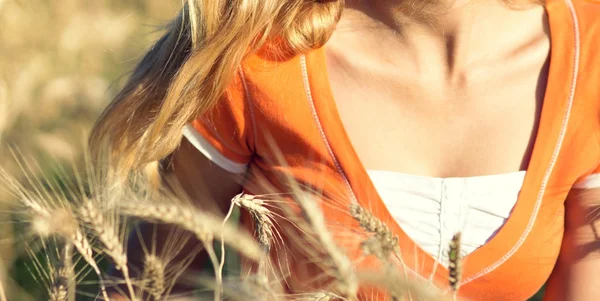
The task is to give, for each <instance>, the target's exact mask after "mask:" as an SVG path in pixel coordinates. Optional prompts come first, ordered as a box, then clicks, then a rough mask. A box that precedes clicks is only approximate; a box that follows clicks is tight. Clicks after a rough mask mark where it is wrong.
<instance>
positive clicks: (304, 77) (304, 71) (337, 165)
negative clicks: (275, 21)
mask: <svg viewBox="0 0 600 301" xmlns="http://www.w3.org/2000/svg"><path fill="white" fill-rule="evenodd" d="M300 63H301V65H302V80H303V83H304V92H305V94H306V97H307V98H308V104H309V106H310V110H311V113H312V116H313V119H314V121H315V123H316V125H317V128H318V129H319V133H320V134H321V139H322V140H323V142H324V143H325V147H326V148H327V151H328V152H329V156H331V159H332V160H333V163H334V165H335V168H336V169H337V171H338V172H339V173H340V175H341V176H342V178H343V180H344V185H345V186H346V189H347V190H348V192H349V193H350V197H351V198H352V201H353V202H354V203H358V201H357V199H356V195H355V194H354V190H352V186H351V185H350V181H349V180H348V176H347V175H346V173H345V172H344V170H343V169H342V166H341V165H340V163H339V161H338V159H337V157H336V156H335V154H334V153H333V149H332V148H331V145H330V144H329V140H328V139H327V135H325V131H324V130H323V126H322V124H321V120H320V119H319V115H318V114H317V110H316V108H315V103H314V99H313V97H312V92H311V89H310V81H309V80H308V68H307V67H306V56H305V55H302V57H301V58H300Z"/></svg>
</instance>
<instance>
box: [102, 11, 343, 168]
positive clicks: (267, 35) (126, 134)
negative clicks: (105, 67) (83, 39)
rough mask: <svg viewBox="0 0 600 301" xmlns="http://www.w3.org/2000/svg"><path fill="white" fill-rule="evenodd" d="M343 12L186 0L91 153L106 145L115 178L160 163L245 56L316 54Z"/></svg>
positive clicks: (105, 119) (114, 106) (110, 113)
mask: <svg viewBox="0 0 600 301" xmlns="http://www.w3.org/2000/svg"><path fill="white" fill-rule="evenodd" d="M342 8H343V0H334V1H331V0H269V1H265V0H210V1H204V0H187V2H186V3H185V4H184V7H183V8H182V10H181V12H180V13H179V15H178V16H177V18H175V20H173V21H172V22H171V24H170V25H169V26H168V28H167V32H166V34H165V35H164V36H163V37H162V38H161V39H159V40H158V41H157V42H156V44H155V45H154V46H153V47H152V48H151V49H150V50H149V52H148V53H147V54H146V55H145V56H144V58H143V59H142V60H141V62H140V63H139V64H138V65H137V67H136V68H135V70H134V72H133V74H132V76H131V77H130V79H129V80H128V82H127V83H126V85H125V87H124V88H123V89H122V91H121V92H120V93H119V94H118V95H117V96H116V98H115V99H114V100H113V102H112V103H111V104H110V105H109V106H108V108H107V109H106V110H105V111H104V112H103V114H102V115H101V117H100V119H99V120H98V122H97V123H96V125H95V127H94V129H93V131H92V133H91V137H90V149H91V151H92V153H93V154H94V155H96V156H99V155H100V152H101V150H103V149H106V146H107V147H108V149H109V150H110V151H109V153H110V154H111V162H113V163H114V164H115V166H116V167H117V169H118V171H119V172H121V173H127V172H128V171H130V170H131V169H137V168H141V167H143V166H145V165H146V164H148V163H150V162H153V161H157V160H160V159H162V158H164V157H166V156H167V155H169V154H170V153H171V152H172V151H173V150H174V149H175V148H176V147H177V146H178V144H179V143H180V141H181V133H182V129H183V127H184V126H185V125H186V124H187V123H189V122H191V121H192V120H193V119H195V118H196V117H197V116H199V115H200V114H203V113H204V112H206V111H207V110H209V109H210V108H211V107H212V106H213V105H215V104H216V102H217V101H218V100H219V98H220V97H221V96H222V95H223V93H224V91H225V89H226V87H227V86H228V84H229V83H230V82H231V81H232V79H233V77H234V75H235V72H236V70H237V69H238V68H239V66H240V65H241V63H242V61H243V60H244V58H245V57H247V55H249V54H251V53H253V52H256V51H257V50H259V49H260V48H262V47H264V46H266V45H268V44H269V43H273V44H275V43H277V45H279V48H282V49H283V48H285V49H286V51H287V52H288V53H292V54H293V53H302V52H306V51H308V50H310V49H314V48H318V47H320V46H322V45H324V44H325V42H326V41H327V40H328V39H329V37H330V36H331V34H332V32H333V29H334V27H335V24H336V23H337V21H338V20H339V18H340V15H341V11H342Z"/></svg>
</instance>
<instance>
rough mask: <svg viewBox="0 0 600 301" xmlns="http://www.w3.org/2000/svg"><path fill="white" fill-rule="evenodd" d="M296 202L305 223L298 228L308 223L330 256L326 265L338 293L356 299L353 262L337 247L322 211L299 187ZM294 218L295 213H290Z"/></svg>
mask: <svg viewBox="0 0 600 301" xmlns="http://www.w3.org/2000/svg"><path fill="white" fill-rule="evenodd" d="M294 190H295V191H294V200H296V202H297V203H298V204H299V205H300V209H301V211H302V215H303V216H304V221H303V222H302V221H299V223H298V226H301V225H302V223H306V224H307V225H308V227H309V228H310V229H312V231H311V232H312V233H313V234H314V235H315V236H316V239H317V241H318V242H319V244H320V246H321V247H322V248H323V249H324V252H325V253H326V254H327V256H329V258H328V259H329V260H327V261H326V263H327V264H328V265H329V267H330V270H331V272H330V273H332V274H333V276H334V277H335V280H336V283H337V285H338V287H337V288H336V291H338V292H339V293H340V294H341V295H342V296H343V297H344V298H347V299H354V298H355V296H356V293H357V292H358V280H357V278H356V274H355V272H354V269H353V267H352V262H351V261H350V259H349V258H348V257H347V256H346V254H345V253H344V252H343V251H342V250H340V248H339V247H338V246H337V245H335V243H334V240H333V237H332V236H331V233H330V232H329V231H328V229H327V226H326V224H325V218H324V217H323V213H322V211H321V210H320V209H319V208H318V206H317V204H316V202H315V201H314V199H313V198H312V196H311V195H310V194H308V193H306V192H303V191H302V190H300V188H299V187H297V186H296V187H295V188H294ZM289 213H290V214H289V215H290V216H291V217H293V216H294V213H293V212H291V211H290V212H289Z"/></svg>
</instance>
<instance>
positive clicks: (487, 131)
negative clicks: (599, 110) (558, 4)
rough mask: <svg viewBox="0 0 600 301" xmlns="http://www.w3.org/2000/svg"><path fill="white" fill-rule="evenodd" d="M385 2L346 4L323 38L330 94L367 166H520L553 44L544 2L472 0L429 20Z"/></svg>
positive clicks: (428, 170) (406, 169) (462, 172)
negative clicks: (397, 11) (520, 5)
mask: <svg viewBox="0 0 600 301" xmlns="http://www.w3.org/2000/svg"><path fill="white" fill-rule="evenodd" d="M391 3H393V1H369V4H368V6H369V7H368V8H367V7H363V6H367V4H366V2H364V1H356V2H352V1H351V2H350V3H349V4H348V9H346V10H345V14H344V16H343V17H342V20H341V21H340V25H339V26H338V30H337V31H336V32H335V33H334V35H333V37H332V39H331V41H330V42H329V43H328V44H327V55H328V58H327V59H328V70H329V76H330V80H331V86H332V90H333V95H334V98H335V99H336V102H337V107H338V110H339V112H340V116H341V119H342V121H343V123H344V126H345V129H346V131H347V133H348V135H349V137H350V140H351V141H352V143H353V145H354V148H355V149H356V150H357V153H358V155H359V157H360V158H361V160H362V162H363V164H364V165H365V167H366V168H367V169H381V170H391V171H397V172H403V173H409V174H418V175H425V176H434V177H449V176H454V177H465V176H476V175H488V174H499V173H507V172H514V171H519V170H524V169H526V168H527V164H528V162H529V156H530V153H531V150H532V147H533V141H534V139H535V135H536V130H537V123H538V122H537V121H538V118H539V113H540V109H541V104H542V100H543V97H544V91H545V82H546V76H547V65H548V64H547V61H548V60H547V58H548V54H549V48H550V46H549V37H548V33H547V31H548V30H547V25H546V18H545V15H544V9H543V7H541V6H540V7H532V8H529V9H528V10H522V11H516V10H512V9H510V8H507V7H506V6H504V5H502V4H501V3H500V2H496V1H478V2H474V3H473V4H463V5H462V6H457V7H455V8H453V9H451V10H449V11H448V12H447V13H440V16H439V17H438V18H439V19H438V21H437V23H436V24H434V25H429V24H422V23H419V22H417V21H411V20H409V19H407V18H405V17H403V16H402V15H394V14H393V13H389V12H393V11H394V7H393V4H391ZM381 20H390V21H387V23H381ZM517 29H519V30H517ZM365 103H368V104H369V105H368V106H365ZM357 120H360V122H357ZM490 158H494V160H490Z"/></svg>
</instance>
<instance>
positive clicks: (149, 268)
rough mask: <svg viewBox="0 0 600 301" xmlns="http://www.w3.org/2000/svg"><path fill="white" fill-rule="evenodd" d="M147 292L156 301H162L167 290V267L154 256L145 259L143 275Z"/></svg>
mask: <svg viewBox="0 0 600 301" xmlns="http://www.w3.org/2000/svg"><path fill="white" fill-rule="evenodd" d="M142 279H144V285H145V287H144V288H145V290H146V291H147V292H148V293H149V294H150V296H152V298H153V299H154V300H155V301H159V300H161V298H162V296H163V294H164V292H165V290H166V285H165V265H164V263H163V262H162V261H161V260H160V259H159V258H158V257H157V256H154V255H147V256H146V258H145V259H144V271H143V273H142Z"/></svg>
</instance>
